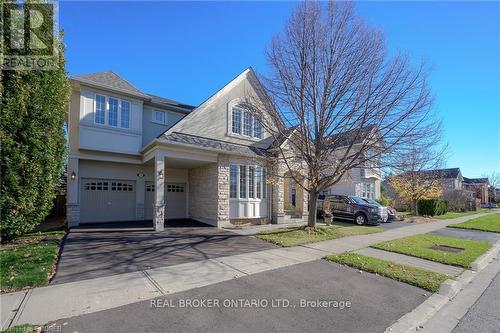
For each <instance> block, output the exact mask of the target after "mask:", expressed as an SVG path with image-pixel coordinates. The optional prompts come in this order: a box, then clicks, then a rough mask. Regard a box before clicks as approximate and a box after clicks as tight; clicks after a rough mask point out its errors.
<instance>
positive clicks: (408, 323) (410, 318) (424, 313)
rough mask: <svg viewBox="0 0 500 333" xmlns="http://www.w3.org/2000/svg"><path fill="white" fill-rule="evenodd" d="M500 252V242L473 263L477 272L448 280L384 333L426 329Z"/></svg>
mask: <svg viewBox="0 0 500 333" xmlns="http://www.w3.org/2000/svg"><path fill="white" fill-rule="evenodd" d="M499 252H500V240H498V241H497V242H496V243H495V244H493V246H492V247H491V248H490V249H489V250H488V251H486V252H485V253H484V254H483V255H482V256H480V257H478V258H477V259H476V260H474V261H473V262H472V263H471V266H472V265H474V266H476V269H477V270H476V271H474V270H469V269H466V270H465V271H464V272H463V273H462V274H460V275H459V276H457V277H456V279H455V280H446V281H444V282H443V283H442V284H441V287H440V289H439V292H438V293H436V294H433V295H431V296H430V297H429V298H428V299H426V300H425V301H424V302H423V303H422V304H420V305H419V306H417V307H416V308H415V309H413V310H412V311H410V312H408V313H406V314H405V315H403V316H402V317H401V318H399V319H398V320H397V321H396V322H395V323H394V324H392V325H391V326H389V327H387V328H386V330H385V331H384V333H392V332H411V331H415V329H416V328H417V327H425V324H426V322H427V321H428V320H429V319H431V318H432V317H433V316H434V315H435V314H436V313H437V312H439V311H440V310H441V308H442V307H443V306H445V305H446V304H447V303H448V302H450V301H452V300H453V298H454V297H455V296H456V295H457V294H458V293H460V292H461V291H462V290H463V289H464V288H465V287H466V286H467V285H468V284H469V283H471V282H472V280H474V279H476V278H477V276H478V274H477V273H479V272H480V271H482V270H483V269H484V268H486V267H487V266H488V265H490V264H491V263H492V262H493V259H494V258H495V257H496V256H497V255H498V253H499Z"/></svg>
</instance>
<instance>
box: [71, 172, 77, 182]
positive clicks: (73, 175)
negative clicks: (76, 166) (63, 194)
mask: <svg viewBox="0 0 500 333" xmlns="http://www.w3.org/2000/svg"><path fill="white" fill-rule="evenodd" d="M75 179H76V173H75V172H74V171H73V172H71V180H75Z"/></svg>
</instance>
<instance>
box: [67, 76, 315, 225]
mask: <svg viewBox="0 0 500 333" xmlns="http://www.w3.org/2000/svg"><path fill="white" fill-rule="evenodd" d="M71 87H72V94H71V99H70V105H69V112H68V129H69V159H68V185H67V221H68V225H69V227H75V226H78V225H80V224H85V223H98V222H112V221H144V220H150V221H153V223H154V226H155V228H156V229H157V230H162V229H163V224H164V220H165V219H187V218H189V219H194V220H197V221H200V222H204V223H207V224H209V225H213V226H218V227H223V226H228V225H231V224H242V223H253V224H262V223H283V222H286V221H288V220H289V219H291V218H292V216H289V215H287V214H286V213H285V207H289V206H292V207H293V208H294V209H293V210H294V214H293V215H294V217H295V218H299V219H305V218H306V217H307V213H308V207H307V206H308V204H307V203H308V197H307V192H306V191H304V190H303V189H302V188H301V187H300V186H296V185H297V184H293V181H292V180H291V178H290V177H288V176H289V175H288V176H287V169H286V166H285V165H284V164H283V163H282V162H279V160H278V159H277V157H276V156H277V152H276V150H277V148H280V147H281V148H282V146H284V145H285V146H286V145H287V140H288V138H287V137H286V135H284V136H282V137H279V138H276V137H274V136H272V135H271V134H270V133H268V131H267V130H266V129H265V128H264V127H263V126H262V123H261V120H262V119H264V118H261V117H269V114H255V113H253V112H249V111H248V110H247V109H246V108H245V103H244V100H245V98H246V97H247V96H250V97H251V98H252V99H253V100H259V99H260V100H262V101H263V100H265V99H266V96H267V95H266V94H265V92H264V91H263V89H262V86H261V85H260V83H259V81H258V79H257V77H256V75H255V73H254V72H253V70H252V69H251V68H248V69H246V70H245V71H243V72H242V73H241V74H240V75H238V76H237V77H236V78H235V79H233V80H232V81H230V82H229V83H228V84H226V85H225V86H224V87H223V88H221V89H220V90H219V91H217V92H216V93H215V94H213V95H212V96H211V97H209V98H208V99H207V100H206V101H204V102H203V103H202V104H201V105H199V106H197V107H195V106H192V105H188V104H185V103H181V102H177V101H174V100H171V99H167V98H163V97H159V96H155V95H152V94H148V93H146V92H143V91H141V90H140V89H138V88H136V87H135V86H134V85H132V84H131V83H129V82H128V81H126V80H125V79H124V78H122V77H120V76H119V75H118V74H116V73H114V72H112V71H107V72H100V73H94V74H88V75H80V76H75V77H72V78H71ZM267 112H274V110H267ZM269 118H271V117H269ZM265 119H267V118H265ZM276 126H283V124H276ZM296 167H297V171H296V176H298V177H294V178H295V179H299V180H300V179H301V178H300V177H303V176H304V167H303V166H302V165H297V166H296ZM270 171H272V174H274V175H280V176H281V177H280V178H278V180H277V181H275V182H268V181H266V175H267V174H268V173H270ZM294 172H295V171H294ZM301 175H302V176H301ZM303 178H305V177H303ZM294 185H295V186H294Z"/></svg>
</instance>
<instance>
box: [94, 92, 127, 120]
mask: <svg viewBox="0 0 500 333" xmlns="http://www.w3.org/2000/svg"><path fill="white" fill-rule="evenodd" d="M106 100H107V101H106ZM106 122H107V123H106ZM94 123H96V124H100V125H107V126H110V127H120V128H130V102H128V101H125V100H121V99H118V98H115V97H110V96H105V95H100V94H96V95H95V103H94Z"/></svg>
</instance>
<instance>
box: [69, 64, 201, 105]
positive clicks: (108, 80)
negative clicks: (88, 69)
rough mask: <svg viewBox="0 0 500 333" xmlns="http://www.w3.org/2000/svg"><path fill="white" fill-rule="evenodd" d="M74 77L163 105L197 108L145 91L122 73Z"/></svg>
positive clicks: (106, 72) (99, 73)
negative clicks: (122, 75)
mask: <svg viewBox="0 0 500 333" xmlns="http://www.w3.org/2000/svg"><path fill="white" fill-rule="evenodd" d="M73 79H75V80H77V81H81V82H84V83H89V84H96V85H99V86H104V87H107V88H110V89H116V90H119V91H123V92H126V93H129V94H132V95H138V96H141V97H143V98H144V99H145V100H147V101H149V102H151V103H155V104H159V105H163V106H167V107H168V106H172V107H176V108H181V109H184V110H186V111H187V112H190V111H192V110H193V109H195V108H196V107H195V106H192V105H189V104H186V103H181V102H178V101H174V100H173V99H169V98H164V97H160V96H155V95H152V94H148V93H145V92H143V91H141V90H140V89H138V88H137V87H135V86H134V85H133V84H131V83H130V82H128V81H127V80H125V79H124V78H122V77H121V76H120V75H118V74H116V73H115V72H113V71H105V72H98V73H91V74H84V75H78V76H74V77H73Z"/></svg>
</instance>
